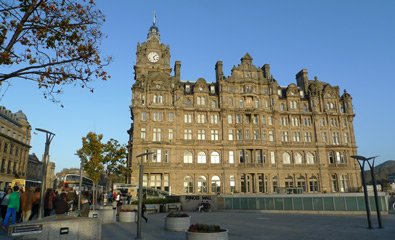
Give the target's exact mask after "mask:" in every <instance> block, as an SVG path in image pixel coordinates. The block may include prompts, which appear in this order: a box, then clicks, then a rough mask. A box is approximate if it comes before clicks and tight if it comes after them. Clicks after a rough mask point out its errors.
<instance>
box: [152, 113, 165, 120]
mask: <svg viewBox="0 0 395 240" xmlns="http://www.w3.org/2000/svg"><path fill="white" fill-rule="evenodd" d="M162 120H163V113H162V112H154V121H155V122H161V121H162Z"/></svg>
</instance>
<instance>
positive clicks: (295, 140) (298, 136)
mask: <svg viewBox="0 0 395 240" xmlns="http://www.w3.org/2000/svg"><path fill="white" fill-rule="evenodd" d="M293 140H294V142H300V132H295V133H294V139H293Z"/></svg>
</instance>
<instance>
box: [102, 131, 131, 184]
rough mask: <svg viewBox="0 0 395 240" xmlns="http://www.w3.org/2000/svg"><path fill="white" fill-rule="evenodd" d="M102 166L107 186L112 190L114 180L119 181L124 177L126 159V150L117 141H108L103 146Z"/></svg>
mask: <svg viewBox="0 0 395 240" xmlns="http://www.w3.org/2000/svg"><path fill="white" fill-rule="evenodd" d="M103 152H104V154H103V164H104V169H105V170H104V171H105V174H106V177H107V181H108V182H107V184H108V185H107V186H110V187H111V189H112V186H113V182H114V180H116V181H119V180H120V178H121V179H122V178H123V177H125V176H126V174H127V167H126V158H127V150H126V146H125V145H121V144H120V143H119V142H118V141H117V140H115V139H112V138H111V139H110V140H109V141H107V143H106V144H104V151H103Z"/></svg>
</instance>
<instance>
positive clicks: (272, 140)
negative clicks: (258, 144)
mask: <svg viewBox="0 0 395 240" xmlns="http://www.w3.org/2000/svg"><path fill="white" fill-rule="evenodd" d="M269 142H274V133H273V131H269Z"/></svg>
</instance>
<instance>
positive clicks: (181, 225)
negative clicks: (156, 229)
mask: <svg viewBox="0 0 395 240" xmlns="http://www.w3.org/2000/svg"><path fill="white" fill-rule="evenodd" d="M190 224H191V217H190V216H189V215H188V214H186V213H183V212H170V213H169V214H167V216H166V217H165V229H166V230H169V231H178V232H180V231H186V230H187V229H188V226H189V225H190Z"/></svg>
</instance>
